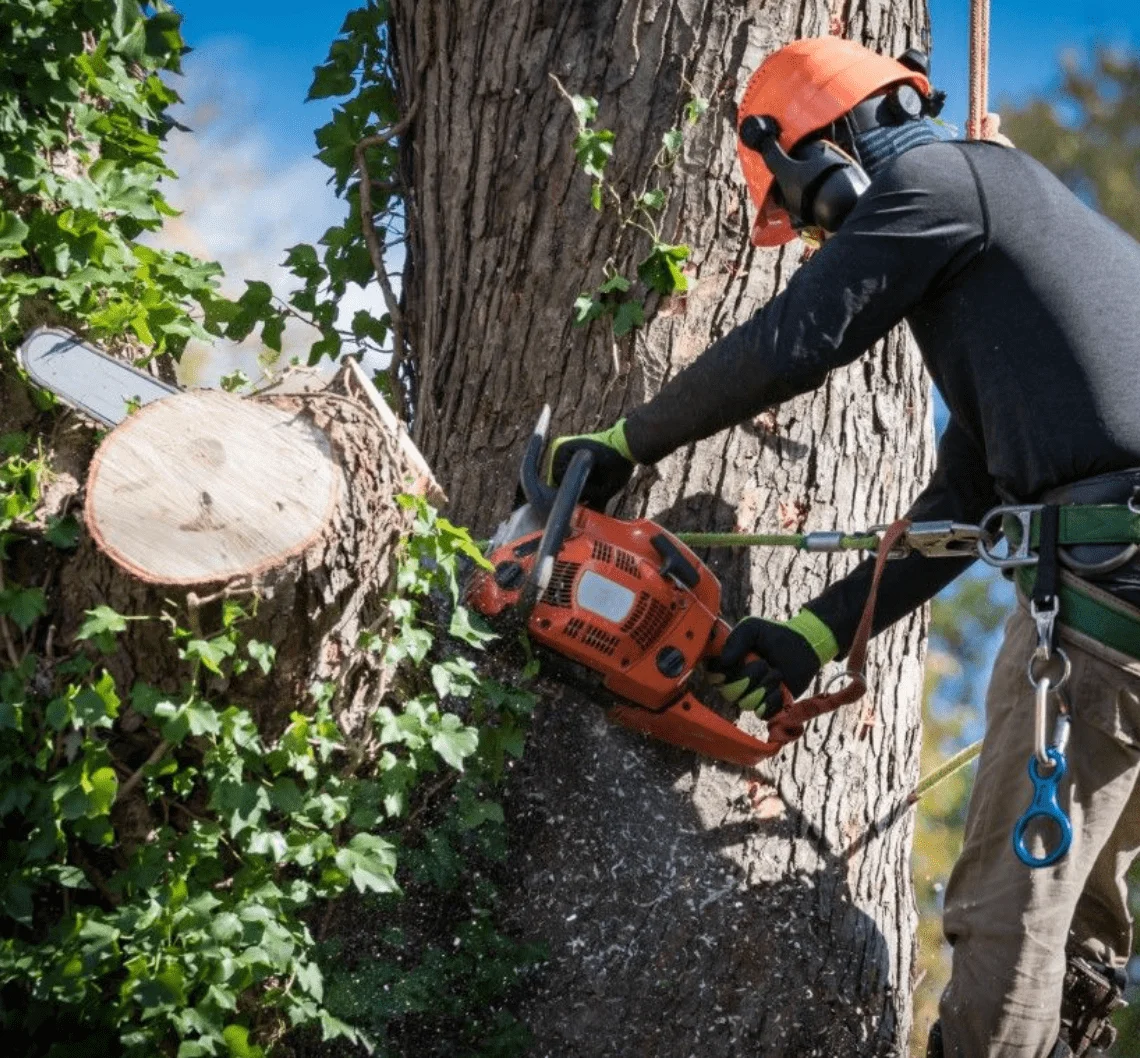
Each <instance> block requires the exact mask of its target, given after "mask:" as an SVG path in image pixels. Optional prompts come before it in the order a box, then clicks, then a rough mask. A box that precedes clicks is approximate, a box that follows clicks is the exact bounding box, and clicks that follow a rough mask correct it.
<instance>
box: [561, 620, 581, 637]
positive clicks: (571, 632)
mask: <svg viewBox="0 0 1140 1058" xmlns="http://www.w3.org/2000/svg"><path fill="white" fill-rule="evenodd" d="M585 627H586V622H585V621H583V620H582V618H581V617H571V618H570V620H569V621H567V622H566V627H565V628H564V629H563V632H565V634H566V638H567V639H577V638H578V633H579V632H581V631H582V629H583V628H585Z"/></svg>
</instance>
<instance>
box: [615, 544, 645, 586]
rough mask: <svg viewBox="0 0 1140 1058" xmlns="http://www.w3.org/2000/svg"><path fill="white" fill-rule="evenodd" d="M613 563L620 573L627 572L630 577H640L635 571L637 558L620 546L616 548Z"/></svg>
mask: <svg viewBox="0 0 1140 1058" xmlns="http://www.w3.org/2000/svg"><path fill="white" fill-rule="evenodd" d="M614 565H615V566H617V568H618V569H620V570H621V571H622V573H628V574H629V575H630V576H631V577H637V578H638V579H639V580H640V579H641V574H640V573H639V572H638V571H637V559H636V558H634V557H633V555H631V554H630V553H629V552H628V551H623V550H622V549H621V548H620V547H619V548H618V549H617V555H616V556H615V558H614Z"/></svg>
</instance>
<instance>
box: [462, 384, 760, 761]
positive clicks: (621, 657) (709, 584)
mask: <svg viewBox="0 0 1140 1058" xmlns="http://www.w3.org/2000/svg"><path fill="white" fill-rule="evenodd" d="M549 424H550V408H549V407H546V408H544V409H543V412H542V416H541V417H540V419H539V421H538V425H537V427H536V428H535V430H534V433H533V434H532V435H531V437H530V439H529V441H528V443H527V447H526V452H525V454H524V456H523V460H522V467H521V471H520V474H519V484H520V486H521V489H522V493H523V495H524V497H525V499H526V503H525V504H524V505H523V506H521V507H519V508H518V509H517V510H516V511H515V512H514V513H513V514H512V515H511V517H510V518H509V519H508V520H507V521H506V522H504V523H503V524H502V525H501V526H500V527H499V529H498V531H497V532H496V533H495V536H494V537H493V538H492V540H491V543H490V546H489V549H488V552H487V559H488V562H489V563H490V566H491V568H490V569H486V570H480V571H478V572H477V573H476V574H475V576H474V578H473V579H472V581H471V584H470V586H469V589H468V596H467V602H468V605H469V606H470V607H471V608H472V609H473V610H475V611H477V612H478V613H480V614H482V615H483V616H484V617H486V618H487V619H488V620H489V621H491V623H492V625H493V626H494V625H495V624H496V622H497V621H498V622H500V623H501V622H502V621H503V620H504V619H506V618H511V619H513V620H514V621H516V622H517V623H518V624H519V626H521V627H522V628H524V629H525V631H526V633H527V635H528V636H529V638H530V640H531V642H532V643H533V644H535V645H536V646H537V647H538V649H539V651H540V652H541V655H542V657H543V660H544V664H546V665H547V671H550V672H551V673H552V674H553V675H554V676H555V677H556V678H557V679H559V680H561V681H562V682H566V683H569V684H571V685H574V686H577V687H580V688H584V689H588V690H589V691H590V692H591V694H593V695H594V696H595V697H598V698H600V699H602V700H603V701H604V702H605V703H606V704H607V706H608V715H609V717H610V719H611V720H614V721H616V722H617V723H619V724H622V725H623V726H625V727H628V728H632V729H633V730H636V731H641V732H644V733H646V734H649V735H652V736H653V737H655V738H659V739H661V740H663V741H665V742H669V743H672V744H673V745H675V746H681V747H683V748H685V749H691V750H695V751H696V752H698V753H700V754H703V755H704V756H706V757H711V758H713V759H715V760H720V761H726V762H728V763H732V764H742V765H753V764H756V763H757V762H758V761H760V760H761V759H763V758H765V757H769V756H771V755H772V753H773V752H774V747H773V745H772V744H771V743H767V742H762V741H760V740H759V739H756V738H753V737H752V736H751V735H749V734H748V733H747V732H745V731H742V730H741V729H740V728H738V727H736V726H735V725H734V724H732V723H731V722H729V721H728V720H726V719H724V717H722V716H720V715H719V714H718V713H716V712H714V711H713V710H712V709H710V708H709V707H708V706H707V705H705V704H704V703H703V702H702V701H701V700H700V698H699V697H698V696H697V694H696V693H694V691H693V690H692V687H691V684H692V683H693V682H694V680H693V674H694V672H695V671H696V670H697V669H698V668H699V667H700V666H701V664H702V663H703V662H705V661H707V660H708V659H709V658H712V657H716V656H717V655H719V654H720V652H721V649H722V648H723V646H724V642H725V640H726V639H727V637H728V633H729V631H730V626H729V624H728V623H727V622H726V621H725V620H724V618H723V617H721V615H720V582H719V581H718V580H717V578H716V577H715V576H714V575H713V573H712V572H711V571H710V570H709V568H708V567H707V566H706V565H705V564H704V563H703V562H701V560H700V559H699V558H697V556H696V555H695V554H693V552H692V551H691V550H689V548H687V547H686V546H685V545H684V544H682V543H681V542H680V541H679V540H678V539H677V538H676V537H675V536H673V535H672V534H670V533H669V532H667V531H666V530H665V529H663V528H662V527H661V526H660V525H658V524H657V523H656V522H652V521H650V520H648V519H646V518H638V519H634V520H632V521H624V520H622V519H620V518H614V517H611V516H610V515H607V514H603V513H601V512H598V511H594V510H591V509H590V508H588V507H584V506H581V505H580V504H579V499H580V498H581V494H582V489H583V487H584V486H585V484H586V479H587V477H588V476H589V473H590V468H591V465H592V456H591V455H590V453H589V452H586V451H578V452H575V453H574V456H573V457H572V458H571V460H570V465H569V467H568V468H567V470H566V473H565V475H564V476H563V478H562V481H561V483H560V484H559V485H558V487H557V488H555V487H553V486H551V485H548V484H546V482H544V481H543V480H542V476H541V473H540V465H541V461H542V454H543V450H544V449H545V446H546V434H547V430H548V428H549Z"/></svg>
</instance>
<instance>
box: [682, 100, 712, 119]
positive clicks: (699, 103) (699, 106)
mask: <svg viewBox="0 0 1140 1058" xmlns="http://www.w3.org/2000/svg"><path fill="white" fill-rule="evenodd" d="M708 108H709V101H708V100H707V99H702V98H701V97H700V96H693V98H692V99H690V100H689V101H688V102H687V103H686V104H685V120H686V121H687V122H688V123H689V124H690V125H695V124H696V123H697V122H698V121H700V120H701V117H702V115H703V114H704V113H705V111H706V110H708Z"/></svg>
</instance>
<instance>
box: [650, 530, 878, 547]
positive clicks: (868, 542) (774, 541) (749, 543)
mask: <svg viewBox="0 0 1140 1058" xmlns="http://www.w3.org/2000/svg"><path fill="white" fill-rule="evenodd" d="M673 535H674V536H676V538H677V539H678V540H680V541H681V543H682V544H687V545H688V546H689V547H797V548H801V549H802V548H803V547H804V546H805V542H806V540H807V538H808V536H809V535H810V534H808V533H674V534H673ZM839 546H840V548H842V549H843V550H844V551H874V550H875V548H877V547H878V546H879V538H878V536H876V535H875V534H874V533H864V534H861V535H852V536H843V537H840V540H839Z"/></svg>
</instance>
